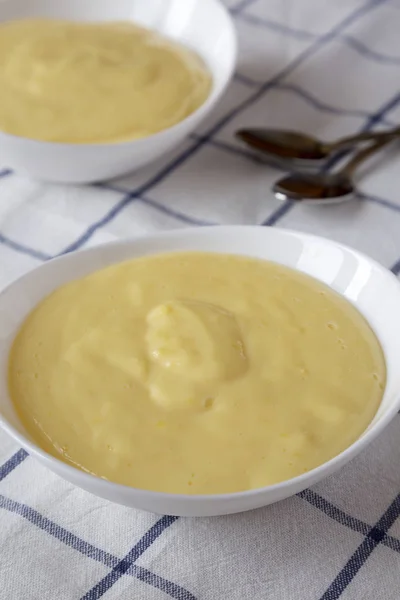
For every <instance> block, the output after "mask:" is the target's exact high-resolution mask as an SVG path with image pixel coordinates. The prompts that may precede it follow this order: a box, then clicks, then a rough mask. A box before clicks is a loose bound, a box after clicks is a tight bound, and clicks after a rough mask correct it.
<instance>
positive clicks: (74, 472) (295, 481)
mask: <svg viewBox="0 0 400 600" xmlns="http://www.w3.org/2000/svg"><path fill="white" fill-rule="evenodd" d="M259 229H260V226H257V225H222V226H206V227H186V228H183V229H176V230H167V231H159V232H154V233H152V234H150V235H139V236H135V237H134V238H129V239H122V240H116V241H113V242H107V243H104V244H99V245H97V246H92V247H89V248H83V249H81V250H78V251H76V252H71V253H69V254H64V255H61V256H57V257H55V258H54V259H51V260H50V261H47V262H45V263H43V265H40V266H39V267H36V268H35V269H32V270H30V271H28V272H26V273H24V274H23V275H21V276H20V277H18V278H17V279H15V280H14V281H12V282H11V283H10V284H9V285H7V286H6V287H5V288H3V289H2V290H1V291H0V299H1V296H2V295H3V294H5V293H6V292H7V291H8V290H9V289H10V288H11V287H13V286H14V285H17V284H18V283H19V282H20V281H22V280H23V279H24V278H25V277H27V276H28V275H29V274H31V273H32V272H33V271H35V270H36V269H41V268H42V267H45V265H46V264H50V263H54V262H57V263H58V262H60V263H61V262H63V261H68V260H71V257H73V258H72V260H75V259H76V258H75V257H77V256H80V255H82V254H83V253H85V254H90V253H92V254H93V253H97V252H101V251H102V250H104V248H111V247H113V248H117V247H122V246H126V247H129V246H131V245H132V247H134V246H135V245H136V244H137V243H140V242H141V241H145V240H146V241H148V242H149V243H152V242H153V241H154V242H156V241H157V240H159V239H160V238H169V237H172V238H173V237H174V236H176V235H178V236H179V235H180V234H186V235H199V234H200V235H207V233H208V232H211V231H213V232H214V231H215V230H218V231H219V232H221V233H222V234H224V232H225V233H229V232H234V231H236V232H237V233H240V232H241V231H243V230H247V231H253V230H259ZM263 229H264V230H266V231H267V230H270V231H274V232H276V233H277V234H278V235H281V234H284V235H286V234H288V235H289V236H293V235H294V236H296V237H298V238H301V239H304V240H309V241H312V240H315V241H318V242H322V243H324V244H327V245H329V246H334V247H336V248H338V249H341V250H344V251H345V252H349V253H351V254H353V256H356V257H357V258H360V259H362V260H365V261H367V262H368V263H369V264H370V265H371V266H374V267H375V268H376V269H377V270H378V271H379V272H380V273H382V274H384V275H385V276H386V277H388V276H389V277H392V278H393V280H394V281H396V283H397V285H398V287H399V291H400V281H399V279H398V278H397V277H396V276H395V275H394V274H393V273H391V272H390V271H389V270H388V269H387V268H386V267H384V266H382V265H381V264H380V263H378V262H377V261H376V260H375V259H372V258H370V257H369V256H367V255H366V254H364V253H363V252H359V251H358V250H355V249H354V248H352V247H351V246H348V245H346V244H342V243H340V242H336V241H334V240H330V239H329V238H325V237H323V236H318V235H314V234H309V233H304V232H302V231H297V230H295V229H286V228H285V229H283V228H279V227H265V228H263ZM180 251H182V250H179V249H178V250H176V252H180ZM184 251H187V250H184ZM189 251H191V250H189ZM193 251H194V252H195V251H196V250H195V249H193ZM164 252H165V251H162V250H158V251H157V250H156V251H155V252H151V251H150V252H149V253H148V254H146V255H148V256H151V255H153V254H162V253H164ZM219 253H221V254H222V252H219ZM227 254H233V255H235V252H229V249H228V250H227ZM236 254H237V255H239V256H245V255H244V254H243V253H236ZM124 260H129V259H122V260H120V261H118V260H116V261H114V262H113V263H112V264H117V263H118V262H123V261H124ZM265 260H268V259H265ZM290 268H292V269H294V270H297V269H296V268H295V267H290ZM96 270H98V269H94V270H93V272H94V271H96ZM311 277H313V276H312V275H311ZM314 278H315V279H318V278H317V277H314ZM68 281H72V279H68ZM60 285H63V284H60ZM57 287H58V286H57ZM339 293H340V292H339ZM340 295H341V296H343V294H340ZM43 297H44V296H43ZM43 297H42V299H43ZM38 302H40V300H39V301H38ZM36 304H37V303H36ZM356 308H357V307H356ZM30 310H32V308H31V309H30ZM364 318H366V317H364ZM366 320H367V323H368V324H369V321H368V319H367V318H366ZM374 331H375V330H374ZM15 333H16V331H15V332H14V334H13V339H15ZM375 335H376V337H377V339H378V342H379V343H381V341H380V335H379V332H376V331H375ZM7 358H8V355H7ZM386 362H387V361H386V357H385V363H386ZM6 389H7V386H6ZM386 393H387V388H386V387H385V390H384V393H383V396H382V399H381V402H380V405H381V404H382V403H383V402H384V399H385V396H386ZM7 395H8V400H9V401H10V403H11V404H13V403H12V399H11V397H10V395H9V393H8V394H7ZM399 410H400V389H399V393H398V396H397V398H396V399H395V400H394V401H393V402H392V405H391V406H389V407H388V408H387V409H386V411H385V412H384V413H383V414H382V416H381V417H379V419H378V420H377V421H376V422H375V423H374V424H373V425H372V426H371V423H372V420H371V423H370V424H369V425H368V426H367V428H366V429H365V430H364V431H363V432H362V433H361V434H360V437H359V438H357V439H356V440H355V441H354V442H353V443H352V444H351V445H350V446H348V447H347V448H345V449H344V450H343V451H342V452H340V453H339V454H337V455H336V456H334V457H332V458H331V459H329V460H328V461H326V462H324V463H322V464H321V465H318V466H317V467H315V468H314V469H311V470H310V471H307V472H305V473H303V474H301V475H297V476H296V477H292V478H291V479H286V480H283V481H280V482H278V483H274V484H272V485H268V486H264V487H260V488H254V489H249V490H243V491H238V492H227V493H221V494H175V493H172V492H158V491H154V490H146V489H142V488H135V487H133V486H128V485H124V484H121V483H116V482H113V481H111V480H108V479H105V478H102V477H100V476H97V475H94V474H91V473H89V472H86V471H84V470H81V469H79V468H77V467H75V466H73V465H71V464H69V463H66V462H64V461H63V460H61V459H59V458H56V457H55V456H53V455H51V454H49V453H48V452H46V451H45V450H43V449H42V448H41V447H40V446H38V445H37V444H35V443H34V442H32V441H31V440H29V439H28V438H27V437H25V436H24V435H23V434H21V433H20V432H19V431H18V430H17V429H16V428H15V427H14V426H13V425H11V424H10V423H9V422H8V421H7V420H6V419H5V418H4V416H3V415H2V414H1V413H0V427H1V428H2V429H3V430H4V431H5V432H6V433H7V434H8V435H10V437H11V438H13V439H14V440H15V441H17V442H18V443H19V444H20V446H21V447H22V448H24V449H25V450H26V451H27V452H28V453H29V454H32V455H33V456H35V457H38V458H39V460H41V462H43V463H44V464H47V465H52V466H53V465H54V468H53V469H52V470H53V471H54V472H56V473H57V472H58V473H62V472H64V473H66V475H65V478H66V479H68V480H70V481H74V482H75V481H77V480H80V481H81V482H82V487H84V488H85V489H88V490H90V489H93V484H94V485H96V486H98V490H96V491H95V492H93V493H94V494H95V495H100V496H102V491H103V490H109V491H110V492H111V491H113V492H118V491H119V492H120V493H122V494H123V495H126V494H128V495H131V496H135V497H137V498H138V499H142V500H146V499H147V500H148V499H149V498H153V499H156V500H160V501H162V500H165V501H166V502H168V501H172V502H174V501H178V502H185V503H186V502H187V503H189V504H191V505H194V504H197V503H199V502H205V501H207V502H210V503H219V502H223V501H229V500H233V499H234V500H235V501H236V500H237V501H240V500H241V499H243V500H245V499H249V498H254V497H257V496H260V495H263V494H266V493H268V494H273V493H274V492H277V491H282V492H284V490H285V489H286V488H294V487H296V489H298V490H302V489H305V488H306V487H308V485H312V484H314V483H316V482H317V481H320V480H321V479H323V477H324V472H326V471H327V472H328V473H327V474H329V473H333V472H334V471H336V470H337V469H338V468H339V467H340V466H342V465H344V464H346V463H347V462H348V461H349V460H350V459H351V457H352V456H354V457H355V456H356V455H357V454H358V453H359V452H360V451H361V450H363V449H364V448H365V447H366V446H368V444H369V443H370V442H371V441H372V440H373V439H374V438H376V437H377V436H378V435H379V434H380V433H381V432H382V431H383V429H384V428H385V427H386V426H387V425H388V424H389V423H390V421H391V420H392V419H393V417H394V416H395V415H396V413H398V412H399ZM375 415H376V413H375ZM69 474H71V477H69ZM61 476H63V475H61ZM76 485H77V486H79V485H80V483H76ZM99 486H100V487H99ZM98 492H99V493H98ZM293 493H294V492H293ZM288 495H292V494H288ZM103 497H104V498H107V497H109V495H108V494H107V493H105V494H104V496H103ZM283 497H287V496H283Z"/></svg>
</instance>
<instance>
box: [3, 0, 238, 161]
mask: <svg viewBox="0 0 400 600" xmlns="http://www.w3.org/2000/svg"><path fill="white" fill-rule="evenodd" d="M208 2H211V4H214V6H215V7H217V9H218V10H221V12H222V13H223V14H224V17H225V20H226V29H227V32H228V33H229V36H230V38H231V42H232V52H231V54H230V61H229V63H230V64H229V66H228V68H227V70H226V72H225V73H224V79H223V80H222V81H221V83H220V85H219V87H216V86H215V78H214V73H213V69H212V66H211V65H210V64H209V63H208V62H207V61H206V60H205V59H204V57H203V56H202V55H201V54H200V53H199V52H197V51H196V50H195V52H197V54H198V55H199V56H200V58H201V59H202V60H203V61H204V63H205V65H206V67H207V68H208V70H209V71H210V73H211V76H212V87H211V90H210V93H209V94H208V96H207V98H206V99H205V100H204V102H203V103H202V104H201V105H200V106H198V107H197V108H196V110H195V111H193V112H192V113H190V114H189V115H187V116H186V117H185V118H184V119H182V120H181V121H178V122H177V123H175V124H174V125H171V126H170V127H166V128H165V129H161V130H160V131H156V132H155V133H151V134H150V135H146V136H144V137H141V138H133V139H127V140H121V141H115V142H112V141H111V142H110V141H105V142H88V143H86V142H52V141H49V140H40V139H36V138H31V137H25V136H21V135H16V134H13V133H7V132H5V131H3V130H1V129H0V139H1V138H3V140H4V141H6V142H7V141H8V142H11V143H12V142H15V143H26V144H32V145H33V144H40V145H43V146H45V147H46V148H55V149H56V148H57V149H61V148H72V149H76V148H85V149H86V148H87V149H89V150H90V149H94V148H99V147H100V148H106V149H108V148H123V147H126V146H129V145H136V146H137V147H138V146H139V145H140V144H142V145H144V144H145V143H146V142H147V141H148V140H154V141H158V140H160V141H162V138H163V137H167V136H168V135H169V133H170V132H172V133H174V132H177V131H179V129H180V128H182V126H184V125H187V126H188V127H189V129H190V126H191V123H192V122H193V121H197V119H201V118H202V117H203V116H205V115H207V114H208V113H209V112H210V111H211V110H212V108H213V107H214V106H215V104H216V103H217V102H218V100H219V99H220V98H221V96H222V94H223V93H224V92H225V90H226V89H227V86H228V85H229V82H230V81H231V79H232V76H233V73H234V71H235V67H236V63H237V57H238V35H237V31H236V27H235V25H234V22H233V18H232V15H231V14H230V12H229V10H228V9H227V7H226V6H225V5H224V4H223V3H222V0H208ZM4 22H6V21H4ZM149 29H151V28H149ZM154 31H157V32H158V29H154ZM161 33H162V32H161ZM162 35H165V34H163V33H162ZM165 37H167V38H169V39H173V40H174V41H177V42H178V43H181V44H182V45H183V46H186V47H187V48H189V49H191V50H193V48H191V47H190V46H188V45H187V44H185V43H183V42H180V41H179V40H178V39H176V40H175V39H174V38H170V37H169V36H165Z"/></svg>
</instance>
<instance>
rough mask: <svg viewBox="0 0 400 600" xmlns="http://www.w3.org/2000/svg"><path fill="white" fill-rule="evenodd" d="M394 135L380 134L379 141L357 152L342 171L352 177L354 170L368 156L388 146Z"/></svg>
mask: <svg viewBox="0 0 400 600" xmlns="http://www.w3.org/2000/svg"><path fill="white" fill-rule="evenodd" d="M394 137H395V136H393V135H391V134H387V135H386V136H380V139H379V140H378V141H375V142H374V143H373V144H371V145H370V146H368V147H367V148H364V150H361V151H360V152H357V154H356V155H355V156H354V157H353V158H352V159H351V160H349V162H348V163H347V165H346V166H345V167H344V168H343V169H341V173H342V174H343V175H346V176H347V177H351V176H352V175H353V173H354V171H355V170H356V169H357V168H358V166H359V165H360V164H361V163H362V162H364V161H365V160H367V158H369V157H370V156H372V155H373V154H375V152H378V151H379V150H380V149H381V148H383V147H384V146H386V144H389V142H392V141H393V139H394Z"/></svg>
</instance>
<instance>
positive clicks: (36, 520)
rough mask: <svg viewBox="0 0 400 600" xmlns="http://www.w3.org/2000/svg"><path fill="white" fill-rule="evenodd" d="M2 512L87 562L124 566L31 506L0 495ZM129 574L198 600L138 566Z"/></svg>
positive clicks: (175, 595)
mask: <svg viewBox="0 0 400 600" xmlns="http://www.w3.org/2000/svg"><path fill="white" fill-rule="evenodd" d="M22 452H24V450H22ZM17 454H18V453H17ZM25 454H26V453H25ZM14 456H16V455H14ZM6 464H7V463H6ZM18 464H19V463H18ZM15 466H16V465H15ZM15 466H14V468H15ZM0 473H1V469H0ZM0 508H2V509H3V510H8V511H9V512H11V513H14V514H17V515H19V516H20V517H22V518H24V519H26V520H27V521H29V522H30V523H32V525H35V527H38V528H39V529H41V530H42V531H44V532H46V533H48V534H49V535H51V536H52V537H54V538H56V539H57V540H59V541H60V542H62V543H63V544H65V545H66V546H69V547H70V548H72V549H74V550H76V551H77V552H80V553H81V554H83V555H84V556H87V557H88V558H91V559H93V560H96V561H97V562H100V563H102V564H103V565H105V566H106V567H109V568H115V567H116V566H117V565H118V564H119V563H120V562H121V561H120V559H119V558H118V557H117V556H114V555H112V554H110V553H109V552H105V551H104V550H101V549H100V548H97V547H96V546H94V545H93V544H90V543H89V542H86V541H85V540H83V539H81V538H79V537H78V536H77V535H75V534H73V533H71V532H70V531H68V530H67V529H64V528H63V527H61V526H60V525H58V524H57V523H55V522H54V521H51V520H50V519H47V518H46V517H44V516H43V515H41V514H40V513H39V512H38V511H37V510H35V509H33V508H31V507H30V506H27V505H26V504H22V503H20V502H16V501H14V500H11V499H10V498H6V497H4V496H1V495H0ZM127 574H128V575H131V576H133V577H137V578H138V579H140V580H141V581H144V582H145V583H148V584H149V585H152V586H154V587H156V588H158V589H160V590H162V591H164V592H165V593H166V594H169V595H170V596H171V597H172V598H177V599H179V600H195V598H194V596H193V595H192V594H191V593H190V592H188V591H187V590H186V589H185V588H182V587H181V586H179V585H178V584H176V583H173V582H172V581H169V580H168V579H164V578H163V577H160V576H159V575H155V574H154V573H152V572H151V571H148V570H147V569H144V568H141V567H138V566H136V565H135V568H134V569H133V568H132V569H130V570H129V573H127Z"/></svg>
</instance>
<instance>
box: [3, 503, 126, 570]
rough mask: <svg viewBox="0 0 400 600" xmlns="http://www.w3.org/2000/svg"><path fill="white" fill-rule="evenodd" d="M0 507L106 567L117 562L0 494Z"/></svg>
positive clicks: (52, 522) (28, 507)
mask: <svg viewBox="0 0 400 600" xmlns="http://www.w3.org/2000/svg"><path fill="white" fill-rule="evenodd" d="M0 508H3V509H4V510H8V511H9V512H12V513H14V514H17V515H19V516H20V517H23V518H24V519H26V520H27V521H29V522H30V523H32V524H33V525H35V526H36V527H38V528H39V529H42V530H43V531H45V532H46V533H48V534H49V535H51V536H52V537H54V538H56V539H58V540H59V541H60V542H62V543H63V544H65V545H66V546H69V547H70V548H73V549H74V550H77V551H78V552H80V553H81V554H84V555H85V556H87V557H89V558H92V559H93V560H96V561H98V562H101V563H103V564H104V565H105V566H107V567H110V568H112V567H115V566H116V565H117V564H118V562H119V561H118V558H117V557H116V556H112V555H111V554H109V553H108V552H104V551H103V550H100V548H96V547H95V546H93V545H92V544H89V543H88V542H85V541H84V540H82V539H81V538H79V537H78V536H76V535H74V534H73V533H71V532H70V531H68V530H67V529H64V528H63V527H61V526H60V525H57V523H54V521H51V520H50V519H47V518H46V517H44V516H43V515H41V514H40V513H39V512H38V511H37V510H35V509H33V508H31V507H30V506H27V505H26V504H22V503H20V502H16V501H15V500H11V499H10V498H6V497H5V496H0Z"/></svg>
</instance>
